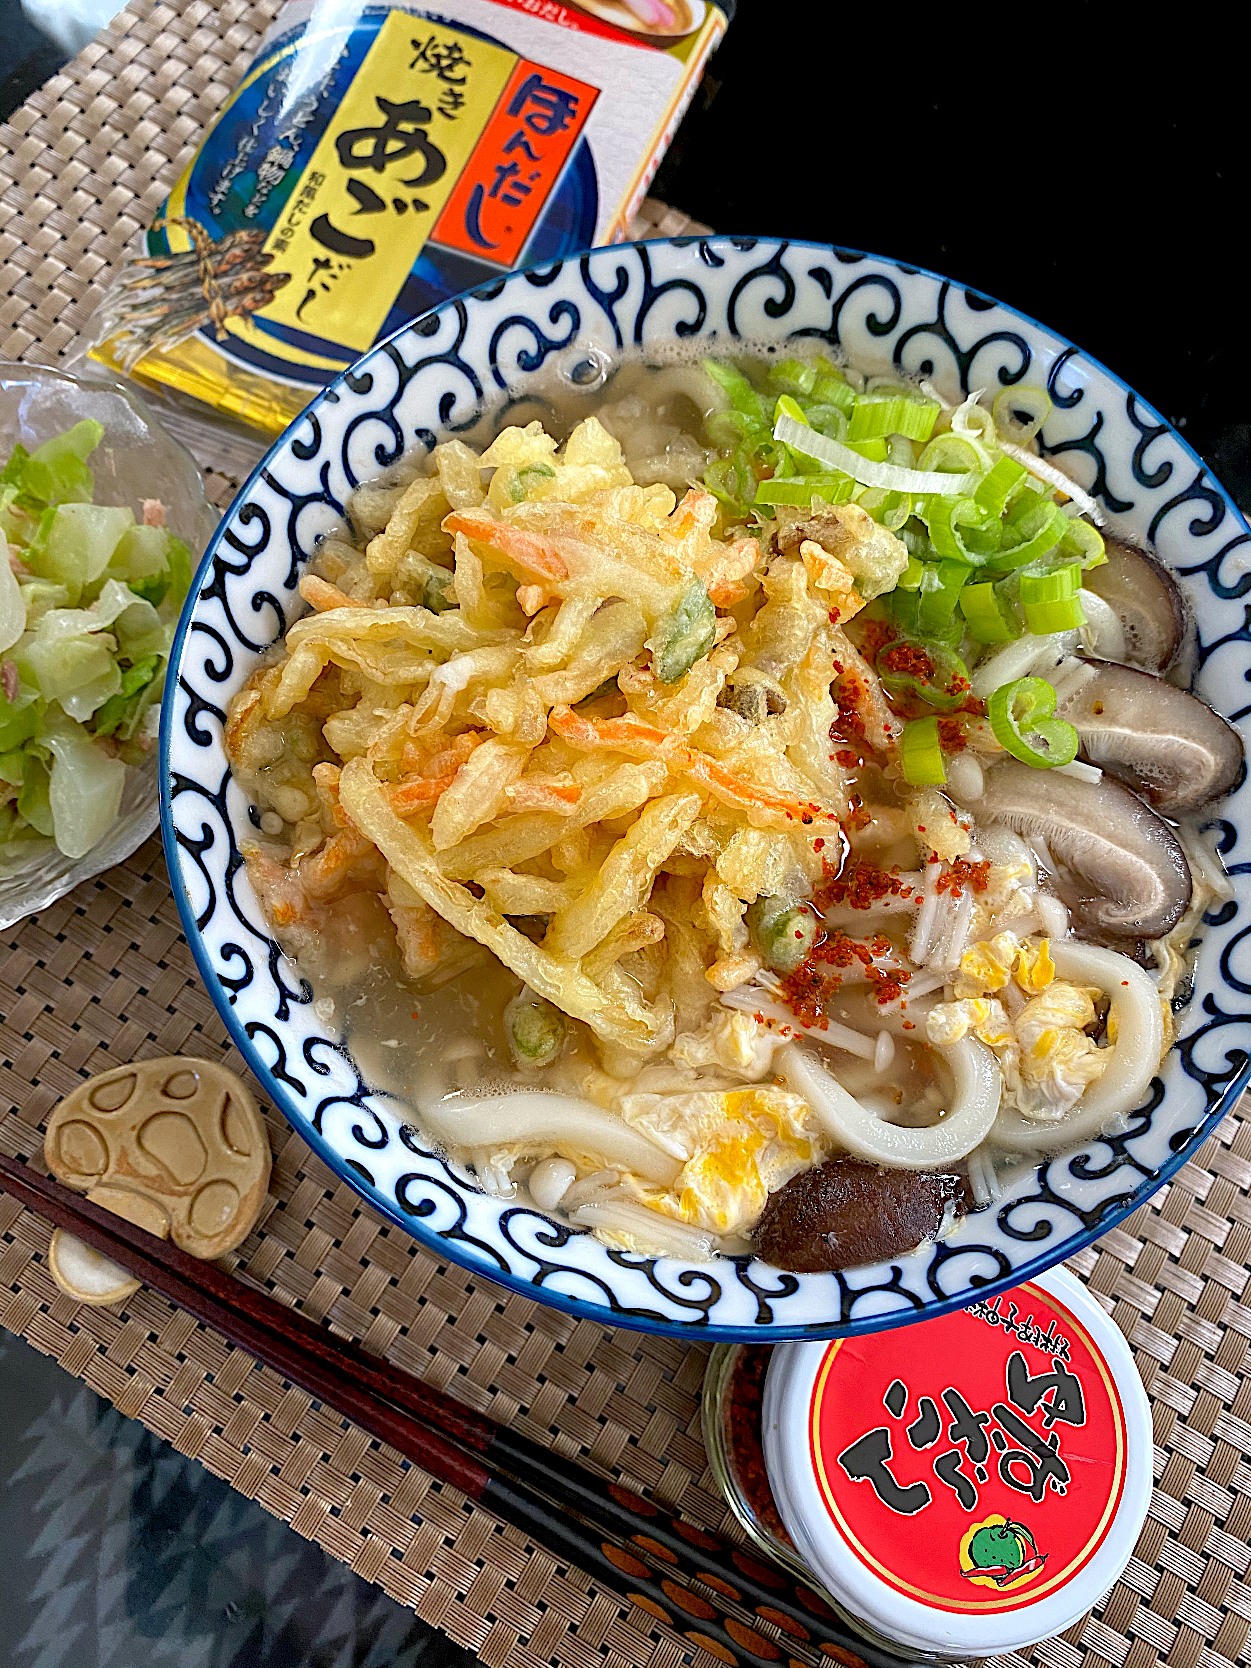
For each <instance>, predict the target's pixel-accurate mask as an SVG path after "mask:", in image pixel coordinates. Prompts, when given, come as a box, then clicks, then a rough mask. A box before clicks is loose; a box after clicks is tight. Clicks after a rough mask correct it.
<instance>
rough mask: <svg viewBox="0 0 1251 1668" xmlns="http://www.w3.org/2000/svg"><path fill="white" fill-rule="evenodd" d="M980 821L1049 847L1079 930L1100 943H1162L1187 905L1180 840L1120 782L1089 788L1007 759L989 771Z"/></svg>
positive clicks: (1187, 888)
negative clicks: (1148, 940)
mask: <svg viewBox="0 0 1251 1668" xmlns="http://www.w3.org/2000/svg"><path fill="white" fill-rule="evenodd" d="M977 814H978V818H979V820H981V819H983V818H985V819H987V820H988V821H992V822H998V823H1002V824H1005V825H1006V826H1007V827H1009V828H1012V829H1015V831H1016V832H1017V833H1018V834H1024V835H1033V836H1035V837H1037V838H1039V839H1041V840H1043V841H1044V842H1045V843H1046V846H1047V849H1048V850H1049V851H1050V852H1051V854H1052V857H1053V858H1054V859H1055V861H1056V864H1057V870H1056V873H1055V875H1054V876H1053V884H1054V885H1055V888H1056V890H1057V892H1059V894H1060V896H1061V897H1062V898H1063V899H1064V902H1065V903H1066V904H1067V905H1068V907H1069V910H1070V912H1071V914H1072V916H1073V920H1074V925H1076V926H1078V927H1079V928H1084V929H1085V930H1086V931H1088V932H1090V933H1091V934H1093V935H1094V936H1096V937H1101V938H1110V939H1114V940H1124V939H1131V938H1161V937H1163V935H1164V934H1165V933H1167V932H1170V931H1171V930H1172V929H1173V928H1174V927H1175V926H1176V925H1177V923H1178V921H1180V920H1181V918H1182V916H1183V915H1184V914H1185V912H1186V906H1187V904H1189V902H1190V890H1191V886H1190V869H1189V867H1188V865H1187V863H1186V857H1185V853H1184V852H1183V851H1182V848H1181V846H1180V845H1179V843H1178V841H1177V836H1176V835H1175V834H1174V833H1173V830H1172V829H1171V828H1170V827H1169V825H1168V824H1167V823H1166V822H1165V821H1164V819H1163V817H1160V816H1157V815H1156V813H1155V812H1154V811H1153V810H1152V809H1151V807H1150V806H1149V805H1145V804H1144V803H1143V801H1142V800H1141V799H1139V798H1138V796H1137V795H1136V794H1132V793H1130V791H1129V789H1128V788H1123V787H1122V786H1121V785H1120V783H1119V782H1113V781H1111V780H1109V778H1108V777H1106V776H1105V777H1103V779H1102V780H1101V781H1099V782H1084V781H1081V780H1079V779H1078V778H1077V777H1074V776H1067V775H1061V774H1060V773H1059V772H1057V771H1054V770H1035V769H1033V768H1032V767H1031V766H1029V765H1025V764H1019V763H1018V762H1017V761H1016V760H1015V759H1006V760H1004V761H1003V762H1002V763H1001V764H997V765H996V766H995V767H994V769H993V770H988V771H987V772H986V780H985V788H984V790H983V793H982V797H981V799H980V800H979V801H978V803H977Z"/></svg>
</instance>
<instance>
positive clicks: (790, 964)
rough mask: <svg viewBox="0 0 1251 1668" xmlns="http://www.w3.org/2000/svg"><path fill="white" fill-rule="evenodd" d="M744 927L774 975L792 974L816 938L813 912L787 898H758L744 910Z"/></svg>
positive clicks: (815, 923) (815, 922)
mask: <svg viewBox="0 0 1251 1668" xmlns="http://www.w3.org/2000/svg"><path fill="white" fill-rule="evenodd" d="M747 925H748V928H749V929H750V931H751V935H752V938H753V939H754V940H755V942H756V946H757V948H758V949H759V951H760V954H761V955H762V956H763V957H764V962H765V966H766V967H771V968H772V969H773V971H774V972H775V973H793V972H794V971H795V969H796V968H797V967H798V966H799V964H800V962H801V961H803V959H804V957H805V956H806V955H807V954H808V952H809V950H811V948H812V945H813V941H814V940H815V938H816V936H817V918H816V916H815V915H814V914H813V912H812V910H811V909H809V908H808V907H807V906H806V905H804V904H796V903H792V902H791V900H790V899H789V898H782V897H763V898H757V899H756V901H755V903H754V904H752V905H751V907H750V908H749V909H748V911H747Z"/></svg>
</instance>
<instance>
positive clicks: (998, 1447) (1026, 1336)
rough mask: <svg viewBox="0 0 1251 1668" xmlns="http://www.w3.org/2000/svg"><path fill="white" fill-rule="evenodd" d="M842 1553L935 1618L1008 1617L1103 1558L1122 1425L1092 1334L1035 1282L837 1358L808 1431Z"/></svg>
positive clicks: (845, 1345) (1122, 1451)
mask: <svg viewBox="0 0 1251 1668" xmlns="http://www.w3.org/2000/svg"><path fill="white" fill-rule="evenodd" d="M809 1433H810V1438H811V1445H812V1461H813V1465H814V1468H815V1470H816V1477H817V1486H818V1488H819V1490H820V1493H821V1497H822V1499H823V1500H824V1502H825V1505H826V1508H827V1510H828V1511H829V1514H830V1516H831V1517H832V1518H833V1520H834V1522H835V1524H836V1525H837V1526H838V1529H839V1531H840V1534H841V1535H842V1538H843V1540H844V1541H845V1542H846V1543H847V1545H848V1546H849V1547H850V1548H851V1550H852V1552H853V1553H854V1554H855V1556H856V1557H857V1558H858V1559H859V1560H860V1562H861V1563H862V1564H864V1565H865V1567H866V1568H867V1569H869V1570H871V1571H872V1572H873V1574H874V1575H876V1576H878V1577H879V1578H880V1579H881V1580H883V1581H885V1582H886V1583H887V1584H888V1585H889V1586H891V1587H893V1588H894V1589H895V1591H896V1592H898V1593H903V1594H906V1595H907V1596H908V1597H910V1598H914V1599H917V1600H919V1601H920V1602H922V1603H924V1604H927V1605H930V1606H932V1607H934V1608H936V1609H939V1610H947V1611H958V1612H965V1611H969V1612H973V1613H976V1612H978V1611H990V1610H993V1611H1004V1610H1017V1609H1021V1608H1024V1607H1025V1606H1027V1605H1031V1604H1034V1603H1036V1602H1037V1600H1038V1599H1040V1598H1042V1597H1043V1596H1044V1595H1045V1594H1047V1593H1050V1592H1054V1591H1055V1589H1056V1588H1057V1587H1058V1586H1060V1584H1061V1583H1062V1582H1065V1581H1071V1580H1072V1579H1073V1577H1074V1576H1075V1575H1077V1574H1078V1572H1079V1571H1080V1570H1082V1569H1084V1568H1085V1567H1086V1565H1087V1564H1088V1563H1089V1562H1090V1560H1091V1559H1092V1558H1093V1557H1094V1556H1095V1554H1096V1552H1097V1551H1098V1550H1099V1548H1100V1546H1101V1545H1102V1544H1103V1542H1104V1540H1105V1538H1106V1536H1107V1533H1108V1530H1109V1529H1110V1527H1111V1525H1112V1522H1113V1519H1114V1518H1115V1516H1116V1510H1117V1507H1118V1505H1119V1504H1120V1499H1121V1493H1122V1490H1123V1488H1124V1486H1125V1459H1126V1441H1125V1413H1124V1410H1123V1408H1122V1406H1121V1398H1120V1395H1119V1393H1118V1391H1117V1388H1116V1383H1115V1380H1114V1379H1113V1377H1112V1374H1111V1372H1110V1370H1109V1369H1108V1367H1107V1365H1106V1363H1105V1362H1104V1360H1103V1357H1102V1355H1101V1354H1100V1353H1099V1350H1098V1347H1097V1346H1096V1345H1095V1343H1094V1342H1093V1340H1092V1339H1091V1337H1090V1335H1089V1333H1088V1332H1087V1331H1086V1329H1085V1327H1084V1326H1083V1325H1082V1324H1081V1322H1080V1321H1079V1320H1078V1319H1077V1317H1076V1316H1075V1315H1074V1314H1072V1312H1071V1311H1070V1310H1068V1309H1066V1308H1065V1307H1064V1305H1063V1304H1062V1303H1059V1302H1058V1301H1057V1300H1056V1299H1055V1298H1053V1297H1051V1296H1050V1295H1049V1294H1048V1293H1047V1292H1045V1291H1043V1290H1042V1288H1041V1287H1039V1286H1036V1285H1033V1284H1029V1285H1024V1286H1019V1287H1017V1288H1016V1290H1014V1291H1011V1292H1008V1293H1006V1294H1005V1295H1003V1296H1000V1297H995V1298H992V1299H990V1300H989V1301H988V1302H984V1303H975V1304H973V1305H971V1307H969V1308H967V1309H961V1310H960V1311H958V1312H957V1313H956V1314H952V1315H946V1316H944V1317H943V1318H942V1319H941V1320H935V1321H925V1322H923V1323H922V1324H921V1325H919V1326H906V1327H898V1328H896V1329H895V1330H894V1331H891V1332H879V1333H875V1334H873V1335H872V1336H870V1337H866V1338H847V1339H841V1340H840V1341H839V1342H837V1343H834V1344H831V1345H830V1347H829V1349H828V1350H827V1351H826V1353H825V1355H824V1357H823V1358H822V1361H821V1365H820V1367H819V1368H818V1370H817V1377H816V1382H815V1384H814V1386H813V1392H812V1417H811V1420H810V1424H809Z"/></svg>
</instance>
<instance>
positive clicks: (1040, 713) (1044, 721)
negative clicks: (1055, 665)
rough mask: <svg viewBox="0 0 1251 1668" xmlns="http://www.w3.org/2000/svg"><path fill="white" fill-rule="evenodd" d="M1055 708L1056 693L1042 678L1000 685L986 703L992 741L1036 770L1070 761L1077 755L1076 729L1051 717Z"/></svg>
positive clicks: (1059, 719) (1061, 719) (1016, 679)
mask: <svg viewBox="0 0 1251 1668" xmlns="http://www.w3.org/2000/svg"><path fill="white" fill-rule="evenodd" d="M1055 710H1056V692H1055V690H1054V689H1053V688H1052V687H1051V685H1050V684H1049V683H1048V682H1047V680H1046V679H1045V678H1015V679H1014V680H1013V681H1012V682H1011V683H1004V684H1000V686H999V688H998V689H996V690H995V692H994V694H993V695H991V696H990V698H989V700H988V701H987V702H986V715H987V717H988V718H989V719H990V727H991V729H992V730H993V731H994V732H995V740H996V741H997V742H998V743H999V745H1000V746H1001V747H1003V748H1005V749H1006V750H1007V752H1009V753H1011V755H1012V757H1013V758H1014V759H1020V761H1021V763H1022V764H1027V765H1033V766H1034V767H1035V769H1038V770H1051V769H1054V768H1055V767H1056V766H1057V765H1066V764H1071V763H1072V761H1073V760H1074V759H1075V758H1076V757H1077V744H1078V736H1077V731H1076V730H1075V729H1074V728H1073V726H1072V725H1071V724H1069V723H1066V722H1065V720H1064V719H1063V718H1055V717H1053V716H1052V715H1053V714H1054V712H1055ZM1040 742H1041V744H1042V745H1041V746H1039V745H1038V743H1040Z"/></svg>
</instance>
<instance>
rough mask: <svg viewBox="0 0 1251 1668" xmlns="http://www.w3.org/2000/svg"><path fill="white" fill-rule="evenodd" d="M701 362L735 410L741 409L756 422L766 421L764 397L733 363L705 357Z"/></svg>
mask: <svg viewBox="0 0 1251 1668" xmlns="http://www.w3.org/2000/svg"><path fill="white" fill-rule="evenodd" d="M702 364H703V367H704V369H705V371H707V373H708V375H709V376H710V377H711V378H712V380H713V381H714V382H715V383H716V384H717V387H718V388H720V389H721V391H722V393H723V394H725V395H726V397H727V398H728V399H729V402H730V404H731V406H732V407H733V408H734V410H735V411H741V412H742V413H743V414H744V416H746V417H754V418H755V420H756V421H757V422H758V423H767V422H768V420H769V413H768V407H767V406H766V404H765V402H764V398H763V397H762V395H760V394H758V393H757V391H756V390H755V389H754V388H753V387H752V385H751V383H750V382H748V380H747V378H746V377H745V376H744V375H743V373H742V371H737V370H735V368H734V366H733V365H727V364H726V363H725V361H724V360H721V359H705V360H703V361H702Z"/></svg>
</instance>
